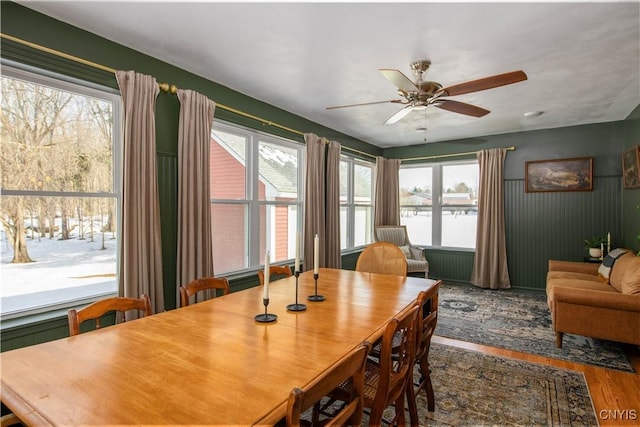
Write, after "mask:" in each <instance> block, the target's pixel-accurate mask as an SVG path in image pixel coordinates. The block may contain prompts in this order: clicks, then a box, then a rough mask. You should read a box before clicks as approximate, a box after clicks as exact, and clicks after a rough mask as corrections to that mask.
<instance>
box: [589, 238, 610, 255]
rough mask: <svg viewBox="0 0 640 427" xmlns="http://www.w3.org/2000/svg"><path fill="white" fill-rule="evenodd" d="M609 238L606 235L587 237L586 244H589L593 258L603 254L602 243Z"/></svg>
mask: <svg viewBox="0 0 640 427" xmlns="http://www.w3.org/2000/svg"><path fill="white" fill-rule="evenodd" d="M606 241H607V240H606V239H605V238H604V237H592V238H590V239H585V240H584V244H585V245H587V246H586V249H587V250H588V251H589V256H590V257H591V258H600V257H601V256H602V245H603V244H604V243H605V242H606Z"/></svg>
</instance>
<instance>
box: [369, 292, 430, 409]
mask: <svg viewBox="0 0 640 427" xmlns="http://www.w3.org/2000/svg"><path fill="white" fill-rule="evenodd" d="M418 311H419V307H418V305H417V304H414V305H413V306H412V307H411V308H410V309H407V310H405V311H404V312H402V313H400V314H398V315H397V316H395V317H394V318H393V319H391V320H390V321H389V323H388V324H387V327H386V328H385V331H384V334H383V335H382V345H381V347H380V359H379V366H380V379H379V381H378V390H377V391H376V395H375V398H374V400H373V404H372V405H371V416H372V418H373V419H378V418H377V417H378V416H381V414H382V411H383V410H384V408H386V407H387V406H389V405H390V404H391V403H392V402H395V401H396V400H397V399H398V397H400V396H401V395H402V394H403V393H404V392H405V388H406V386H407V381H409V378H411V380H412V379H413V366H414V358H415V352H416V328H417V320H418Z"/></svg>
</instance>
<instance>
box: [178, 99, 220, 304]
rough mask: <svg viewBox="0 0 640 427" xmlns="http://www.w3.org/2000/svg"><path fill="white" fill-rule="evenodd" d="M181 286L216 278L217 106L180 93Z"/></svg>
mask: <svg viewBox="0 0 640 427" xmlns="http://www.w3.org/2000/svg"><path fill="white" fill-rule="evenodd" d="M177 95H178V100H179V101H180V121H179V126H178V230H177V232H178V233H177V234H178V236H177V240H178V241H177V246H178V247H177V260H176V261H177V265H176V274H177V277H176V279H177V286H176V297H177V298H179V295H177V294H178V287H179V286H180V285H186V284H187V283H189V282H190V281H192V280H194V279H198V278H201V277H212V276H213V275H214V271H213V241H212V239H213V236H212V234H211V191H210V174H209V169H210V155H209V153H210V143H211V126H212V123H213V114H214V110H215V104H214V102H213V101H211V100H210V99H209V98H207V97H206V96H204V95H202V94H200V93H197V92H194V91H192V90H182V89H179V90H178V93H177Z"/></svg>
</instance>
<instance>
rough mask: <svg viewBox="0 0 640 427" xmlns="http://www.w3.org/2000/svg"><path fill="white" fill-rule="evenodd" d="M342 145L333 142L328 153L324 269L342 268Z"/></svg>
mask: <svg viewBox="0 0 640 427" xmlns="http://www.w3.org/2000/svg"><path fill="white" fill-rule="evenodd" d="M340 149H341V145H340V143H338V142H336V141H331V142H330V143H329V145H328V151H327V165H326V176H327V188H326V195H327V197H326V201H325V202H326V212H327V216H326V221H325V246H324V257H325V264H324V267H327V268H342V256H341V254H340Z"/></svg>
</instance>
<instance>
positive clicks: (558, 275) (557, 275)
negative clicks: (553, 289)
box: [547, 271, 602, 283]
mask: <svg viewBox="0 0 640 427" xmlns="http://www.w3.org/2000/svg"><path fill="white" fill-rule="evenodd" d="M552 279H579V280H590V281H592V282H598V283H602V282H601V281H600V280H598V276H596V275H593V274H587V273H574V272H572V271H549V272H548V273H547V281H549V280H552Z"/></svg>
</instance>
